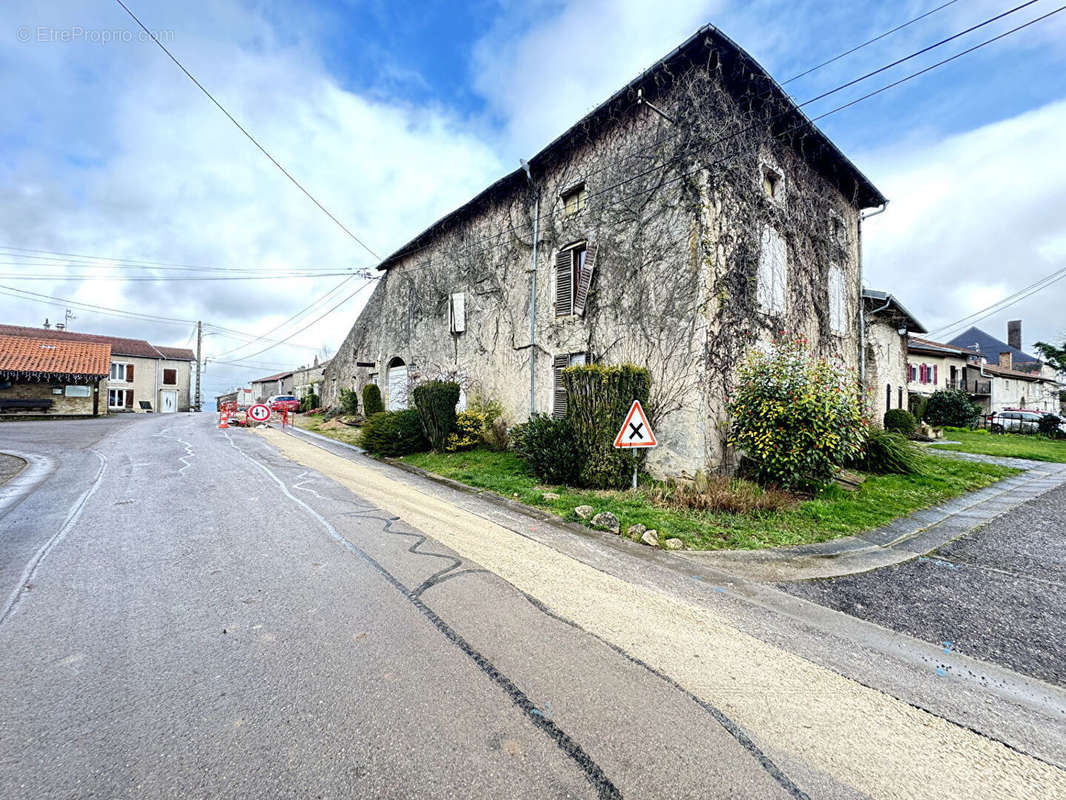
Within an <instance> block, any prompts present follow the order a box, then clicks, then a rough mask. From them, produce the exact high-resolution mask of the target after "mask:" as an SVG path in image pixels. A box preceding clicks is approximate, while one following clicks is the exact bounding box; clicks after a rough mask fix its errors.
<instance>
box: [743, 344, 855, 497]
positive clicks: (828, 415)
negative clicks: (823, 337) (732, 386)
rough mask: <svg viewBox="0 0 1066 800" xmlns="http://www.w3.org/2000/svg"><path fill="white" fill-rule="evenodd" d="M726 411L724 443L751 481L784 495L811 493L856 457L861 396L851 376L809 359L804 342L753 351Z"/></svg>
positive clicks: (745, 361) (744, 364)
mask: <svg viewBox="0 0 1066 800" xmlns="http://www.w3.org/2000/svg"><path fill="white" fill-rule="evenodd" d="M737 375H738V386H737V389H736V394H735V396H734V397H733V398H732V399H731V400H730V402H729V404H728V406H727V410H728V411H729V413H730V414H731V415H732V417H733V423H732V429H731V431H730V437H729V443H730V444H732V445H734V446H736V447H738V448H739V449H741V450H742V451H743V453H744V456H745V457H746V461H745V463H746V464H747V467H748V473H749V474H750V476H751V477H753V478H754V479H755V480H757V481H758V482H759V483H762V484H770V485H776V486H780V487H781V488H784V489H817V488H819V487H821V486H824V485H825V484H827V483H828V482H829V481H830V480H831V479H832V477H833V475H834V474H835V472H836V470H837V468H838V467H840V466H841V465H842V464H844V462H845V461H847V460H849V459H853V458H855V457H857V456H858V455H859V454H860V453H861V452H862V444H863V441H864V440H865V437H866V430H867V424H866V420H865V419H864V418H863V396H862V393H861V391H860V389H859V382H858V380H857V379H856V378H855V376H854V375H852V374H850V372H847V373H845V372H843V371H842V370H841V369H840V368H839V367H837V366H835V365H831V364H829V363H828V362H827V361H825V360H824V359H816V358H815V357H813V356H812V355H810V354H809V352H808V348H807V342H806V340H804V339H802V338H798V339H793V340H787V341H786V340H780V341H777V342H775V343H774V345H773V347H771V348H770V351H769V352H762V351H761V350H758V349H752V350H751V351H750V352H749V354H748V356H747V357H746V358H745V359H744V361H743V362H742V363H741V365H740V368H739V370H738V373H737Z"/></svg>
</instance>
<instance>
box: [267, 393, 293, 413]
mask: <svg viewBox="0 0 1066 800" xmlns="http://www.w3.org/2000/svg"><path fill="white" fill-rule="evenodd" d="M267 405H268V406H270V410H271V411H297V410H298V409H299V408H300V401H299V400H297V399H296V398H295V397H294V396H293V395H291V394H276V395H274V396H273V397H271V398H269V399H268V400H267Z"/></svg>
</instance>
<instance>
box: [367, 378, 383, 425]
mask: <svg viewBox="0 0 1066 800" xmlns="http://www.w3.org/2000/svg"><path fill="white" fill-rule="evenodd" d="M384 410H385V403H384V402H382V400H381V389H379V388H378V385H377V384H376V383H368V384H367V385H366V386H364V387H363V413H364V414H366V415H367V416H368V417H372V416H374V415H375V414H379V413H381V412H382V411H384Z"/></svg>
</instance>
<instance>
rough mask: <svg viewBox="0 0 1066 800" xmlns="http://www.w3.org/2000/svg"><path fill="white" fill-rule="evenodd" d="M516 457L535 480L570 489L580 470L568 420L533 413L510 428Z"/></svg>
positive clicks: (572, 432) (580, 459)
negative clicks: (527, 466) (534, 476)
mask: <svg viewBox="0 0 1066 800" xmlns="http://www.w3.org/2000/svg"><path fill="white" fill-rule="evenodd" d="M511 443H512V447H513V448H514V452H515V455H516V456H518V457H519V458H520V459H522V460H523V461H525V462H526V463H527V464H529V466H530V468H531V469H532V470H533V474H534V475H536V476H537V480H540V481H543V482H544V483H552V484H565V485H568V486H573V485H574V484H575V483H576V482H577V478H578V473H579V472H580V471H581V464H582V458H581V451H580V450H578V447H577V443H576V442H575V441H574V429H573V426H572V425H571V424H570V420H569V419H565V418H564V419H555V418H554V417H551V416H548V415H547V414H534V415H533V416H532V417H530V418H529V422H523V423H521V424H520V425H515V426H514V427H513V428H511Z"/></svg>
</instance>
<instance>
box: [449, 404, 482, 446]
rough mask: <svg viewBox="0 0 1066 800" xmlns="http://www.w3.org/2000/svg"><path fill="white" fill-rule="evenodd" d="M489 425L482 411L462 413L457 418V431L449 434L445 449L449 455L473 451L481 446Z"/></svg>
mask: <svg viewBox="0 0 1066 800" xmlns="http://www.w3.org/2000/svg"><path fill="white" fill-rule="evenodd" d="M487 424H488V423H487V421H486V419H485V415H484V414H483V413H482V412H480V411H470V410H467V411H460V412H459V413H458V414H457V415H456V417H455V430H454V431H452V432H451V433H450V434H448V439H447V441H446V442H445V443H444V449H445V450H447V451H448V452H449V453H454V452H456V451H457V450H472V449H473V448H475V447H477V446H478V445H479V444H481V437H482V434H483V432H484V430H485V426H486V425H487Z"/></svg>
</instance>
